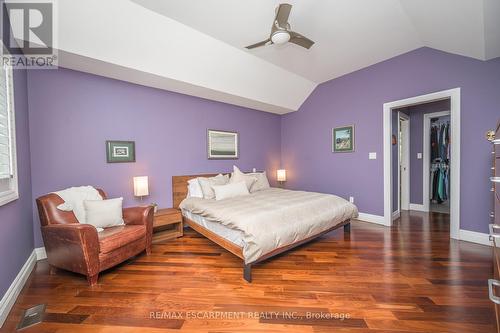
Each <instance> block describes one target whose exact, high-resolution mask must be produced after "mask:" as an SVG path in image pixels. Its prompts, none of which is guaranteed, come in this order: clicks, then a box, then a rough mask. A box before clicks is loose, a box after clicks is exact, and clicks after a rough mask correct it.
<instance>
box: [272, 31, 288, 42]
mask: <svg viewBox="0 0 500 333" xmlns="http://www.w3.org/2000/svg"><path fill="white" fill-rule="evenodd" d="M289 40H290V34H289V33H288V31H284V30H280V31H276V32H275V33H274V34H273V35H272V36H271V41H272V42H273V43H274V44H285V43H286V42H288V41H289Z"/></svg>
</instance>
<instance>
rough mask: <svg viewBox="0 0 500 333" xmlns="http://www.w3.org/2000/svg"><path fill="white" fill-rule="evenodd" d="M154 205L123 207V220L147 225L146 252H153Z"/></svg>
mask: <svg viewBox="0 0 500 333" xmlns="http://www.w3.org/2000/svg"><path fill="white" fill-rule="evenodd" d="M153 215H154V208H153V206H147V207H129V208H124V209H123V220H124V221H125V224H127V225H132V224H138V225H145V226H146V253H147V254H150V253H151V244H152V241H153Z"/></svg>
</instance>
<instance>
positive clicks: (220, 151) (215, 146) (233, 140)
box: [207, 129, 239, 159]
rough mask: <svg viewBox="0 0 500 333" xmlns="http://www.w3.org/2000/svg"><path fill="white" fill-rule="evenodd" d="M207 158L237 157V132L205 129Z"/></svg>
mask: <svg viewBox="0 0 500 333" xmlns="http://www.w3.org/2000/svg"><path fill="white" fill-rule="evenodd" d="M207 150H208V159H237V158H238V154H239V151H238V133H237V132H229V131H219V130H211V129H209V130H207Z"/></svg>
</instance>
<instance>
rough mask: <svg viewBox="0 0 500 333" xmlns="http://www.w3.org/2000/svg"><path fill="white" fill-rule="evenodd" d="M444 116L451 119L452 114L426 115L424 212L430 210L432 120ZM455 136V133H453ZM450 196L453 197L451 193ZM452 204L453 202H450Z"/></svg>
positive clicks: (451, 158)
mask: <svg viewBox="0 0 500 333" xmlns="http://www.w3.org/2000/svg"><path fill="white" fill-rule="evenodd" d="M444 116H450V117H451V112H450V111H440V112H433V113H426V114H424V126H423V127H424V149H423V154H424V156H423V167H424V170H423V171H424V174H423V184H422V185H423V196H422V197H423V199H422V200H424V201H423V206H424V210H425V211H426V212H428V211H429V210H430V208H429V206H430V200H431V199H430V194H429V191H430V183H429V179H430V177H431V173H430V168H431V158H430V155H431V152H430V145H431V137H430V136H431V119H432V118H437V117H444ZM451 126H452V122H451V121H450V127H451ZM452 134H453V133H452ZM451 145H452V146H451V148H452V149H451V151H453V150H454V149H455V146H454V145H453V140H452V141H451ZM451 161H453V156H450V162H451ZM452 168H453V167H452ZM450 188H451V182H450ZM450 195H453V193H451V194H450ZM450 202H451V200H450Z"/></svg>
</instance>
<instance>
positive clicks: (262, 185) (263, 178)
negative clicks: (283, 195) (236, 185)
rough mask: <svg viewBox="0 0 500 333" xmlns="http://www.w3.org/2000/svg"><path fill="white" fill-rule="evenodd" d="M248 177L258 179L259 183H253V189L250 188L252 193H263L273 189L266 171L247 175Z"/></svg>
mask: <svg viewBox="0 0 500 333" xmlns="http://www.w3.org/2000/svg"><path fill="white" fill-rule="evenodd" d="M247 175H250V176H254V177H255V178H256V179H257V181H256V182H255V183H253V185H252V187H251V188H250V193H254V192H257V191H262V190H265V189H268V188H270V187H271V185H269V180H268V179H267V175H266V172H265V171H264V172H252V173H247Z"/></svg>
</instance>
